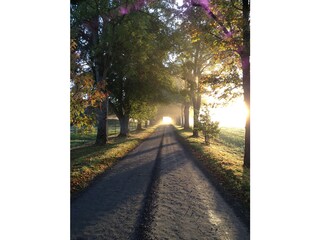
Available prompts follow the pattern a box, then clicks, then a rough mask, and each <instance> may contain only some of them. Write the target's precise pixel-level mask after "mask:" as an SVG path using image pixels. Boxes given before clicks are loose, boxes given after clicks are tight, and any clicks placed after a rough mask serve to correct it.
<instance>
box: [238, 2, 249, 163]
mask: <svg viewBox="0 0 320 240" xmlns="http://www.w3.org/2000/svg"><path fill="white" fill-rule="evenodd" d="M242 4H243V20H244V25H243V50H242V52H241V54H240V56H241V63H242V73H243V95H244V102H245V104H246V106H247V109H248V116H247V119H246V128H245V148H244V161H243V165H244V166H245V167H247V168H250V20H249V13H250V5H249V1H248V0H243V1H242Z"/></svg>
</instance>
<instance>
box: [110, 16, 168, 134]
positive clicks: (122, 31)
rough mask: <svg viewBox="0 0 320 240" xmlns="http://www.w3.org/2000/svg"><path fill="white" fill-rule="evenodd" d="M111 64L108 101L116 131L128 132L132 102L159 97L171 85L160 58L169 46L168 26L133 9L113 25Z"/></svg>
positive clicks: (152, 99) (156, 18) (165, 53)
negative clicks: (116, 120)
mask: <svg viewBox="0 0 320 240" xmlns="http://www.w3.org/2000/svg"><path fill="white" fill-rule="evenodd" d="M112 37H113V41H112V44H111V51H112V54H113V64H112V66H111V67H110V74H109V75H108V80H107V83H108V89H109V90H110V92H111V95H110V98H111V99H110V105H111V107H112V109H113V111H114V112H115V114H116V115H117V117H118V118H119V120H120V135H122V136H127V135H128V134H129V129H128V123H129V118H130V116H131V115H132V108H133V105H134V104H135V103H136V102H138V103H141V102H147V103H148V104H149V103H150V104H154V103H157V102H159V101H163V100H164V98H165V94H166V93H167V92H168V91H170V89H171V78H170V75H169V71H168V67H166V66H165V64H164V61H165V59H166V58H167V56H168V51H169V50H170V47H171V44H170V32H169V28H168V27H167V26H166V24H165V23H163V22H162V21H161V20H159V17H158V15H157V14H156V13H155V12H154V14H151V13H148V14H147V13H146V12H141V11H139V12H134V13H131V14H130V15H127V16H126V17H125V18H124V19H123V21H122V23H121V24H119V25H117V26H115V27H114V29H113V36H112Z"/></svg>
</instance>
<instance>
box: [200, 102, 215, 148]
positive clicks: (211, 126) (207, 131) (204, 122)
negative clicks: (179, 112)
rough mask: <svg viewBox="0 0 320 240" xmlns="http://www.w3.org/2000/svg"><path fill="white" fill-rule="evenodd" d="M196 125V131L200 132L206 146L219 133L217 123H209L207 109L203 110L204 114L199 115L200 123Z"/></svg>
mask: <svg viewBox="0 0 320 240" xmlns="http://www.w3.org/2000/svg"><path fill="white" fill-rule="evenodd" d="M198 125H199V126H198V129H199V130H201V131H202V133H203V135H204V139H205V143H206V144H207V145H209V144H210V141H211V140H212V139H213V138H215V137H216V136H218V134H219V133H220V129H219V122H213V121H211V118H210V114H209V110H208V108H207V107H206V108H205V110H204V114H200V121H199V123H198Z"/></svg>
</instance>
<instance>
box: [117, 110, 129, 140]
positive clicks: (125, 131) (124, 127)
mask: <svg viewBox="0 0 320 240" xmlns="http://www.w3.org/2000/svg"><path fill="white" fill-rule="evenodd" d="M118 118H119V122H120V133H119V135H118V136H119V137H120V136H123V137H127V136H129V116H127V115H124V116H121V117H118Z"/></svg>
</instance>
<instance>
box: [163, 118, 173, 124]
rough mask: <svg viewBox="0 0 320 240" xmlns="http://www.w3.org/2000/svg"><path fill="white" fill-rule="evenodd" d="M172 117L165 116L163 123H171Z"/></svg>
mask: <svg viewBox="0 0 320 240" xmlns="http://www.w3.org/2000/svg"><path fill="white" fill-rule="evenodd" d="M171 123H172V118H171V117H163V118H162V124H171Z"/></svg>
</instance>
